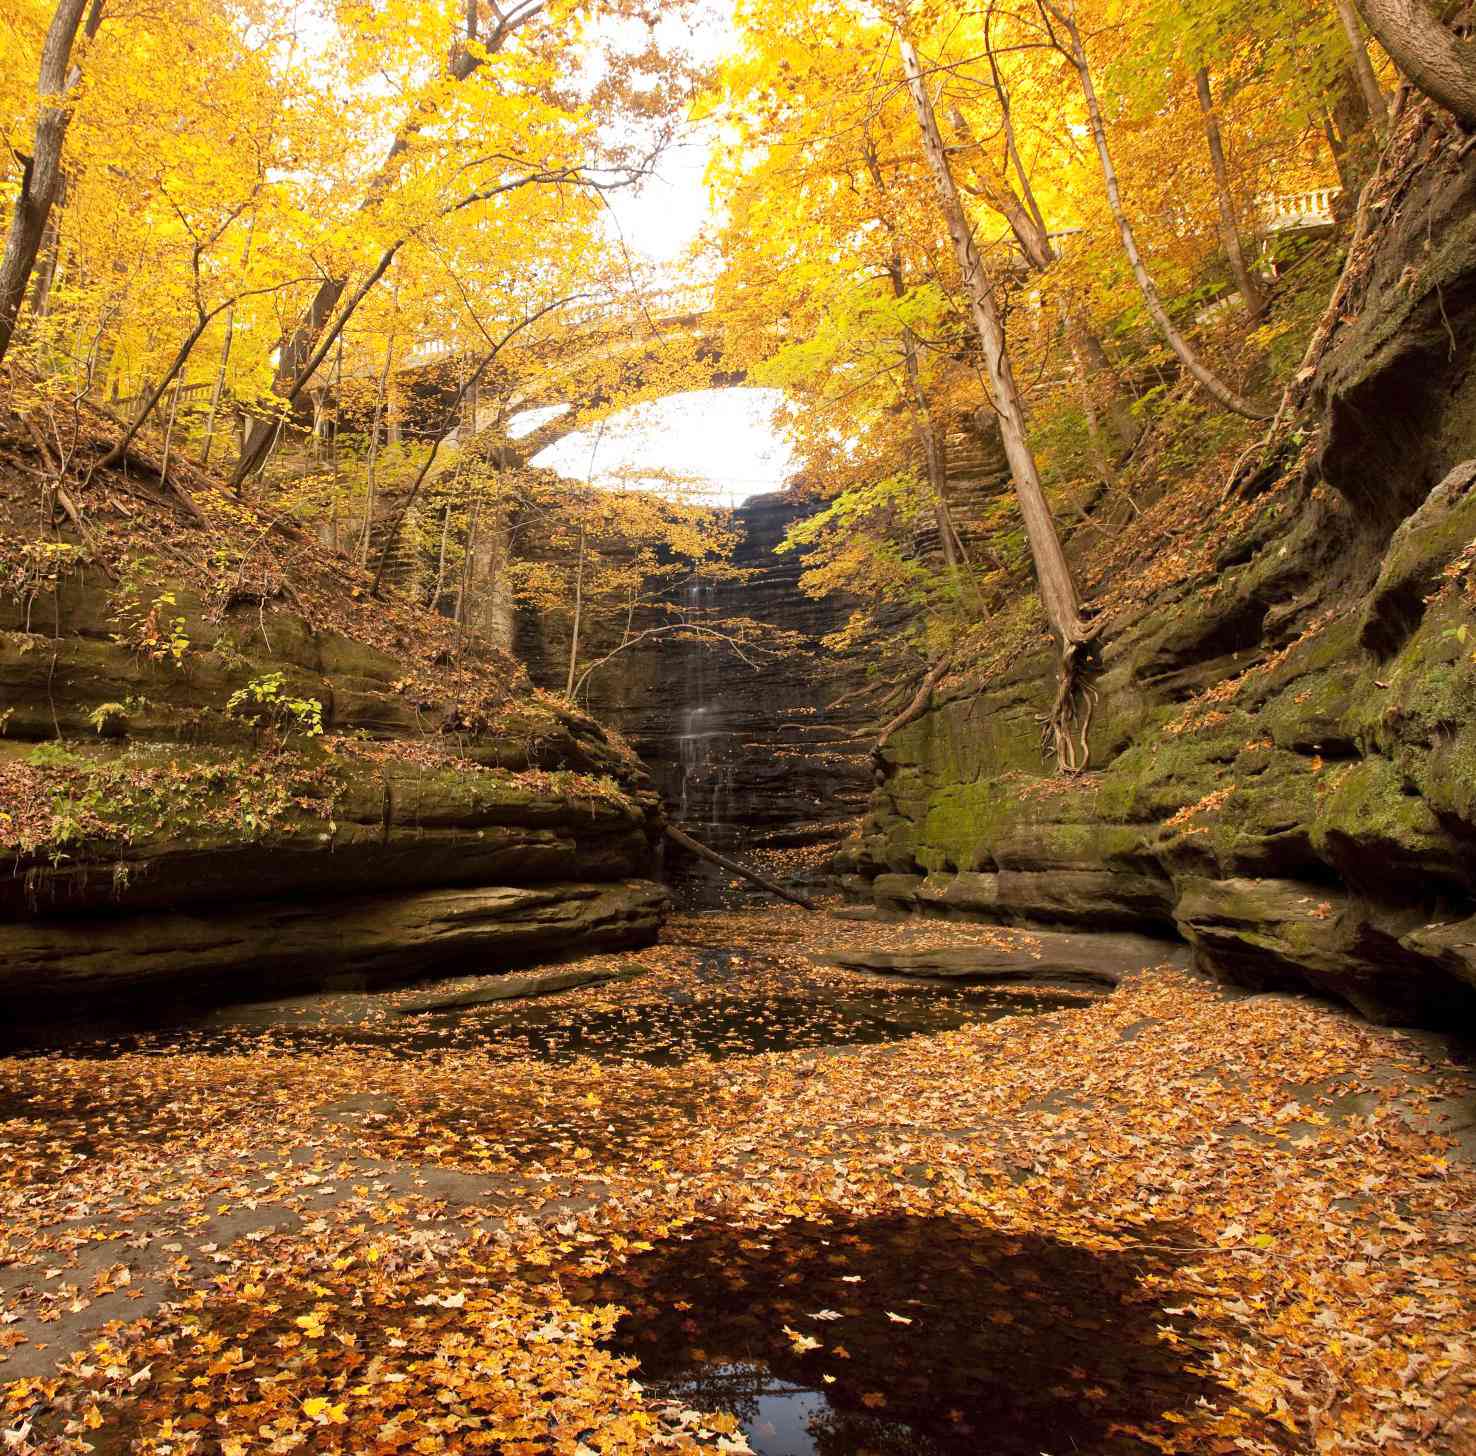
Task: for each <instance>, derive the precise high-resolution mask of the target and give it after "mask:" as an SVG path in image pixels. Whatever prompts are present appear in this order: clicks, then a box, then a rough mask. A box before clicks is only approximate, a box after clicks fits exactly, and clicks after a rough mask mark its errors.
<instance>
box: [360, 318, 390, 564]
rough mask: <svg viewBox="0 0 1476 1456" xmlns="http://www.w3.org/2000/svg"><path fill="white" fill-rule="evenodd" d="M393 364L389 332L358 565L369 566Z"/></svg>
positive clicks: (371, 443)
mask: <svg viewBox="0 0 1476 1456" xmlns="http://www.w3.org/2000/svg"><path fill="white" fill-rule="evenodd" d="M394 362H395V336H394V332H393V330H391V332H390V336H389V343H388V344H386V345H385V350H384V368H382V369H381V370H380V371H379V387H378V389H377V390H376V391H375V395H374V420H373V423H372V424H371V425H370V426H369V457H368V460H367V462H366V463H365V467H364V470H365V475H366V483H367V486H368V494H367V497H366V499H365V502H364V530H363V534H362V535H361V536H360V537H359V565H360V566H363V567H367V566H368V565H369V538H370V536H371V534H372V533H373V531H374V498H375V495H376V494H377V492H376V490H375V484H376V481H375V468H376V466H377V464H378V461H379V422H380V420H381V419H382V418H383V416H384V401H385V395H386V393H387V391H388V389H389V376H390V370H391V369H392V368H393V367H394Z"/></svg>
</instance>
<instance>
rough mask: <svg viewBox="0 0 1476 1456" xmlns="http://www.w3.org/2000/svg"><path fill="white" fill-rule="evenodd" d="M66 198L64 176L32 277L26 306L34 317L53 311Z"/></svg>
mask: <svg viewBox="0 0 1476 1456" xmlns="http://www.w3.org/2000/svg"><path fill="white" fill-rule="evenodd" d="M66 199H67V179H66V178H65V177H63V178H62V180H61V184H60V185H59V186H58V187H57V191H56V199H55V201H54V202H53V203H52V204H51V216H50V217H48V218H47V219H46V231H45V232H44V233H43V234H42V237H41V252H40V255H39V256H38V257H37V259H36V269H35V272H34V274H33V275H32V277H31V294H30V297H29V298H27V300H26V307H27V308H28V309H29V310H30V312H31V317H32V318H36V319H44V318H45V317H46V315H47V314H49V313H50V312H51V285H52V284H53V283H54V282H55V281H56V269H57V260H58V257H59V255H60V253H61V217H60V212H61V209H62V207H63V206H64V205H65V203H66Z"/></svg>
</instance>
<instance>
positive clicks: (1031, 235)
mask: <svg viewBox="0 0 1476 1456" xmlns="http://www.w3.org/2000/svg"><path fill="white" fill-rule="evenodd" d="M991 59H992V58H991ZM995 90H996V93H997V94H998V96H999V99H1000V106H1001V108H1002V110H1003V112H1004V114H1005V116H1006V117H1008V115H1009V103H1008V96H1009V93H1008V91H1007V90H1006V89H1005V87H1004V85H1003V83H1002V82H1000V81H999V80H998V79H996V82H995ZM951 120H952V123H953V128H954V131H955V132H956V133H957V134H958V136H959V137H960V138H961V139H962V140H963V141H964V142H965V143H966V144H967V146H968V149H969V151H968V155H969V157H970V159H971V160H973V161H974V162H975V166H974V167H973V168H972V169H971V170H972V171H973V173H974V176H975V178H976V181H977V185H976V186H975V187H973V188H970V189H969V190H970V191H973V192H974V193H975V194H976V195H977V196H979V197H980V198H982V199H983V200H984V201H985V202H987V203H988V204H989V206H990V207H992V208H993V209H994V210H995V211H996V212H998V213H999V214H1000V216H1002V217H1003V218H1004V220H1005V221H1006V222H1007V223H1008V224H1009V226H1010V231H1011V232H1012V233H1014V235H1015V241H1016V243H1018V244H1019V247H1020V251H1021V253H1022V254H1024V257H1025V261H1026V262H1027V263H1028V264H1029V265H1030V266H1031V268H1033V269H1034V270H1035V272H1037V273H1039V274H1041V275H1044V274H1045V273H1047V272H1048V271H1049V270H1050V268H1051V267H1052V266H1053V265H1054V264H1055V263H1056V262H1057V261H1058V254H1057V252H1056V249H1055V247H1054V246H1053V244H1052V243H1051V239H1050V234H1049V233H1048V232H1047V231H1046V225H1045V219H1044V218H1043V217H1042V215H1041V211H1040V207H1039V205H1038V204H1037V202H1036V200H1035V189H1034V188H1033V187H1032V186H1031V185H1030V179H1029V175H1028V174H1027V173H1026V171H1025V164H1024V162H1023V161H1022V160H1021V158H1020V155H1019V152H1018V150H1016V149H1015V147H1014V143H1013V140H1012V141H1011V142H1010V155H1011V156H1012V158H1013V159H1014V166H1015V173H1016V175H1017V176H1018V177H1019V179H1020V194H1019V196H1017V195H1016V194H1015V190H1014V188H1013V187H1012V186H1011V185H1010V183H1009V179H1008V178H1007V177H1004V176H1002V175H1001V174H999V173H998V172H995V171H993V170H992V169H991V168H989V167H988V166H987V164H986V163H985V161H984V149H983V147H982V146H981V145H980V144H979V142H978V141H977V140H976V139H975V137H974V134H973V131H972V130H971V129H970V127H969V124H968V122H967V121H966V120H965V118H964V115H963V113H962V112H961V111H960V110H959V109H958V108H957V107H954V108H953V112H952V116H951ZM1007 135H1009V136H1010V137H1011V138H1013V135H1014V127H1013V124H1009V125H1008V130H1007ZM1022 199H1023V201H1022ZM1066 322H1067V333H1068V338H1069V340H1070V343H1071V353H1072V357H1073V359H1074V360H1075V362H1076V366H1077V368H1078V369H1079V370H1085V371H1086V372H1087V373H1088V374H1089V375H1090V376H1091V380H1090V384H1089V386H1088V388H1089V389H1090V390H1091V391H1092V393H1093V394H1094V395H1095V396H1097V397H1099V398H1100V400H1101V402H1102V406H1103V408H1104V410H1105V412H1106V416H1107V422H1108V425H1109V427H1110V429H1111V431H1112V436H1113V440H1114V443H1115V446H1116V451H1117V453H1118V454H1122V453H1125V452H1126V451H1128V450H1131V449H1132V448H1133V446H1134V445H1135V444H1136V443H1137V440H1138V435H1139V430H1138V422H1137V421H1136V420H1135V419H1134V418H1133V412H1132V406H1131V404H1130V403H1129V402H1128V400H1127V399H1126V397H1125V396H1124V394H1123V389H1122V380H1121V378H1120V377H1119V376H1118V373H1117V371H1116V370H1115V369H1114V368H1113V367H1112V362H1111V360H1109V359H1108V357H1107V351H1106V349H1104V348H1103V347H1102V341H1101V339H1100V338H1098V337H1097V333H1096V330H1095V329H1093V328H1092V326H1091V324H1090V322H1089V321H1088V319H1087V315H1086V310H1085V309H1084V308H1083V307H1082V306H1081V304H1080V303H1079V302H1078V301H1077V300H1076V299H1074V298H1072V297H1070V296H1069V295H1068V296H1067V298H1066ZM1093 418H1094V419H1100V415H1099V414H1098V412H1097V411H1096V410H1094V411H1093ZM1102 448H1103V452H1104V454H1105V446H1103V447H1102Z"/></svg>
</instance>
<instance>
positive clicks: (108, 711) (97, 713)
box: [87, 703, 128, 733]
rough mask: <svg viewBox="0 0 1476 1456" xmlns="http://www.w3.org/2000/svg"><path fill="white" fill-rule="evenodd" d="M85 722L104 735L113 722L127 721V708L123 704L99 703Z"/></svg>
mask: <svg viewBox="0 0 1476 1456" xmlns="http://www.w3.org/2000/svg"><path fill="white" fill-rule="evenodd" d="M87 721H88V722H89V723H91V724H92V726H93V727H94V728H95V729H96V730H97V731H98V732H99V733H104V732H106V731H107V730H108V729H109V728H111V727H112V726H113V724H114V723H115V722H118V723H126V722H127V721H128V708H127V707H126V706H125V705H124V704H123V703H99V704H98V705H97V707H95V708H94V709H93V710H92V711H91V712H90V713H89V714H88V715H87Z"/></svg>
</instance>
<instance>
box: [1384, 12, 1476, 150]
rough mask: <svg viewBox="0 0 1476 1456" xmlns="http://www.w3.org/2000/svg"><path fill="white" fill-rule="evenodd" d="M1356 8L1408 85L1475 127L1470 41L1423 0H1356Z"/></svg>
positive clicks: (1474, 56) (1474, 51) (1475, 52)
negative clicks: (1456, 31)
mask: <svg viewBox="0 0 1476 1456" xmlns="http://www.w3.org/2000/svg"><path fill="white" fill-rule="evenodd" d="M1358 8H1359V10H1361V11H1362V12H1363V18H1364V20H1365V21H1366V22H1367V24H1368V28H1369V29H1370V30H1371V31H1373V33H1374V36H1375V38H1376V39H1377V40H1378V42H1379V44H1380V45H1381V46H1383V48H1384V49H1385V50H1386V51H1388V52H1389V54H1390V56H1392V57H1393V60H1394V64H1395V65H1396V66H1398V67H1399V69H1400V70H1401V71H1403V72H1404V74H1405V75H1406V76H1408V77H1409V79H1410V80H1411V81H1412V82H1413V83H1414V85H1415V86H1416V87H1417V88H1418V89H1419V90H1421V91H1423V92H1424V93H1425V95H1426V96H1428V97H1430V99H1431V100H1432V101H1437V102H1439V103H1440V105H1441V106H1443V107H1445V109H1446V110H1447V111H1451V112H1454V113H1455V116H1456V118H1457V120H1459V121H1460V122H1461V123H1462V124H1463V125H1465V126H1467V127H1473V128H1476V46H1473V45H1472V43H1471V42H1470V41H1466V40H1461V39H1460V38H1459V37H1458V36H1457V35H1456V33H1455V32H1454V31H1453V30H1451V28H1450V27H1449V26H1448V25H1446V24H1445V23H1444V22H1443V21H1441V20H1439V19H1437V18H1436V16H1435V15H1434V14H1433V13H1432V12H1431V10H1430V7H1429V5H1428V4H1427V3H1426V0H1358ZM1365 59H1366V58H1365Z"/></svg>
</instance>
